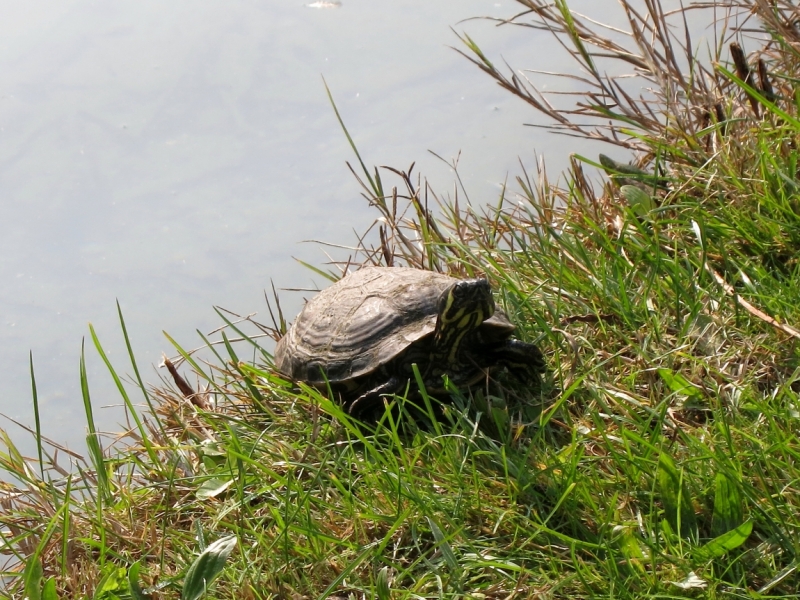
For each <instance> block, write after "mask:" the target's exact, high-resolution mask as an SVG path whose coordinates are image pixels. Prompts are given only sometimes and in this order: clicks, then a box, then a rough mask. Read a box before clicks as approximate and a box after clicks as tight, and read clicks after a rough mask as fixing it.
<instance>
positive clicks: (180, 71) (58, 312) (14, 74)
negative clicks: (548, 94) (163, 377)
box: [0, 0, 588, 450]
mask: <svg viewBox="0 0 800 600" xmlns="http://www.w3.org/2000/svg"><path fill="white" fill-rule="evenodd" d="M310 2H311V0H307V1H306V2H305V3H304V2H303V0H292V1H281V2H279V1H277V0H261V1H256V0H230V1H228V2H224V3H222V2H210V1H207V0H192V1H191V2H188V1H183V2H182V1H177V0H176V1H174V2H169V3H163V2H156V1H152V0H137V1H135V2H134V1H120V2H113V3H108V2H100V1H93V0H58V1H55V0H48V1H44V0H43V1H41V2H36V3H18V2H9V1H2V2H0V9H1V14H2V15H3V19H2V20H0V189H2V196H1V197H2V200H0V231H1V232H2V233H1V234H0V276H1V277H2V281H3V283H4V285H3V286H2V289H1V290H0V364H2V377H0V412H2V413H4V414H5V415H7V416H9V417H11V418H13V419H17V420H19V421H20V422H22V423H24V424H26V425H28V426H30V425H32V423H33V415H32V402H31V392H30V377H29V366H28V352H29V351H31V352H32V353H33V358H34V363H35V368H36V376H37V386H38V393H39V398H40V403H41V406H42V411H43V412H42V414H43V430H44V433H45V434H46V435H47V436H49V437H50V438H52V439H55V440H57V441H59V442H63V443H66V444H67V445H68V446H70V447H72V448H76V449H79V450H80V449H81V448H82V447H83V437H84V435H85V420H84V417H83V412H82V411H83V408H82V401H81V394H80V385H79V378H78V364H79V357H80V348H81V340H82V338H83V337H84V336H87V344H86V345H87V351H86V354H87V363H88V368H89V378H90V389H91V393H92V400H93V403H94V405H95V406H96V407H99V406H104V405H108V404H119V402H120V399H119V396H118V394H117V393H116V391H115V390H114V387H113V384H112V382H111V378H110V377H109V375H108V373H107V372H106V371H105V369H104V368H103V367H102V366H101V363H100V361H99V359H98V357H97V354H96V352H95V351H94V349H93V348H92V347H91V342H90V340H89V338H88V327H87V323H88V322H92V323H93V324H94V326H95V328H96V330H97V332H98V335H99V336H100V340H101V341H102V343H103V344H104V346H105V347H106V350H107V351H108V353H109V355H110V358H111V359H112V361H114V363H115V365H116V366H117V368H118V369H119V370H120V371H121V372H122V373H128V372H130V371H131V369H130V366H129V363H128V361H127V358H126V353H125V350H124V345H123V343H122V337H121V333H120V329H119V326H118V321H117V315H116V305H115V301H116V300H119V303H120V305H121V307H122V310H123V313H124V315H125V319H126V323H127V327H128V331H129V333H130V336H131V340H132V343H133V347H134V350H135V352H136V355H137V359H138V361H139V365H140V368H142V370H143V372H144V377H145V379H146V380H147V381H148V382H151V383H152V382H156V381H157V378H158V376H159V373H157V371H156V369H155V367H154V366H152V365H156V364H157V363H159V362H160V360H161V355H162V353H163V352H166V353H167V354H169V355H174V354H175V352H174V350H173V349H172V348H171V347H170V345H169V343H168V341H167V340H166V338H165V337H164V336H163V334H162V330H166V331H167V332H169V334H170V335H171V336H173V337H174V338H175V339H177V340H178V341H179V342H180V343H181V344H182V345H184V346H185V347H187V348H191V347H194V346H195V345H198V342H199V339H198V337H197V334H196V330H200V331H203V332H208V331H210V330H212V329H214V328H215V327H217V326H218V325H219V323H220V319H219V317H218V316H217V315H216V314H215V313H214V311H213V309H212V306H214V305H218V306H223V307H225V308H228V309H231V310H234V311H237V312H240V313H250V312H254V311H259V312H260V313H262V314H266V310H265V303H264V299H263V290H264V289H265V288H267V287H268V286H269V283H270V280H272V281H274V282H275V284H276V286H278V287H279V288H280V287H289V288H297V287H313V286H314V285H315V283H314V282H315V278H314V277H313V276H312V274H311V272H310V271H308V270H307V269H305V268H304V267H302V266H301V265H299V264H298V263H297V262H295V260H294V259H295V258H299V259H301V260H304V261H308V262H310V263H312V264H317V265H320V264H322V263H323V262H325V260H326V257H325V254H324V252H323V250H322V249H321V248H320V247H319V246H317V245H315V244H309V243H305V244H304V243H301V242H302V240H308V239H317V240H326V241H330V242H336V243H342V244H352V243H353V241H354V239H355V234H354V231H355V232H361V231H363V230H364V229H366V228H367V226H368V225H369V224H370V222H371V221H372V219H373V218H374V217H375V215H374V214H373V213H371V212H370V211H369V209H368V208H367V207H366V203H365V202H364V200H363V199H362V198H361V197H360V190H359V186H358V185H357V183H356V182H355V181H354V180H353V178H352V175H351V174H350V173H349V171H348V170H347V168H346V166H345V161H346V160H353V155H352V152H351V150H350V148H349V146H348V143H347V140H346V139H345V137H344V135H343V134H342V131H341V129H340V127H339V125H338V123H337V121H336V118H335V116H334V113H333V111H332V109H331V106H330V104H329V102H328V99H327V96H326V92H325V88H324V86H323V82H322V76H324V77H325V79H326V81H327V83H328V85H329V87H330V89H331V92H332V94H333V96H334V98H335V100H336V102H337V105H338V108H339V110H340V112H341V114H342V117H343V118H344V119H345V121H346V124H347V126H348V128H349V130H350V132H351V134H352V135H353V138H354V140H355V142H356V144H357V145H358V147H359V150H360V151H361V153H362V156H363V157H364V158H365V161H366V162H367V163H368V164H370V165H371V164H378V165H392V166H396V167H403V168H405V167H408V165H410V164H411V163H412V162H414V161H416V162H417V167H416V169H417V170H418V171H420V172H422V173H424V174H426V175H427V176H428V177H429V178H430V179H431V181H432V182H433V186H434V188H435V189H437V190H441V191H442V192H443V193H447V192H448V191H450V190H452V189H453V181H454V176H453V173H452V172H451V171H450V169H449V168H448V167H447V166H446V165H444V164H443V163H442V162H440V161H439V160H438V159H436V158H435V157H433V156H432V155H431V154H429V153H428V150H432V151H434V152H436V153H437V154H439V155H441V156H442V157H444V158H446V159H451V158H453V157H455V156H457V155H458V153H459V152H460V153H461V158H460V169H459V170H460V174H461V175H462V177H463V179H464V183H465V185H466V187H467V189H468V190H469V192H470V197H471V199H472V201H473V203H484V202H491V201H493V200H495V199H496V198H497V195H498V193H499V189H500V184H501V183H502V181H503V180H504V179H505V178H506V176H507V175H509V176H510V178H513V176H514V175H515V174H517V173H519V171H520V168H519V164H518V160H519V158H520V157H521V158H522V159H523V160H524V162H525V163H526V164H527V166H528V167H530V168H532V167H533V166H534V164H535V163H534V152H535V151H537V150H538V151H540V152H544V153H545V154H546V155H547V160H548V165H549V169H550V171H551V173H556V172H558V171H559V170H560V169H562V168H563V167H564V166H565V165H566V164H567V156H568V154H569V152H570V151H572V150H574V144H575V142H574V140H570V139H568V138H563V137H558V136H554V135H552V134H548V133H546V132H544V131H542V130H540V129H535V128H530V127H523V126H522V124H523V123H525V122H532V121H537V120H538V121H541V119H539V117H538V115H536V114H534V113H533V111H532V110H531V109H529V108H528V107H526V106H525V105H524V104H523V103H522V102H521V101H519V100H516V99H514V98H513V97H511V96H510V95H509V94H508V93H506V92H504V91H502V90H501V89H500V88H499V87H498V86H496V85H495V84H494V83H493V82H492V81H491V80H490V79H489V78H488V77H486V76H485V75H483V74H482V73H481V72H480V71H479V70H478V69H477V68H476V67H474V66H473V65H471V64H470V63H468V61H466V60H465V59H464V58H463V57H461V56H459V55H458V54H457V53H456V52H454V51H453V50H452V49H451V48H449V47H448V46H451V45H452V46H457V45H459V41H458V39H457V38H456V36H455V34H454V33H453V32H452V31H450V29H449V28H450V27H451V26H452V27H454V28H455V29H456V30H457V31H466V32H468V33H469V34H470V35H471V36H472V37H473V38H474V39H476V40H477V41H478V42H479V43H480V44H481V46H482V47H483V48H484V50H486V52H487V53H488V54H489V55H490V56H493V57H499V56H503V57H505V58H507V59H509V62H510V63H511V64H515V65H517V66H528V64H529V63H530V59H531V57H534V58H535V57H536V56H537V55H538V56H541V53H542V52H548V53H549V52H550V51H551V50H550V49H553V50H554V49H556V45H555V43H554V41H553V39H552V38H551V37H550V36H549V35H548V34H547V33H545V32H532V31H531V30H522V29H519V28H511V27H503V28H497V27H495V26H494V25H493V24H492V23H489V22H487V21H468V22H463V23H460V21H461V20H463V19H466V18H469V17H475V16H479V15H496V16H508V15H511V14H514V13H515V12H517V10H518V5H516V4H515V3H513V2H511V1H510V0H502V1H500V2H498V1H484V0H459V1H458V2H430V1H423V0H392V1H391V2H389V1H377V0H343V1H342V5H341V6H340V7H330V8H312V7H309V6H307V4H309V3H310ZM571 4H573V5H574V6H575V7H576V8H580V5H581V4H588V1H587V2H585V3H581V2H574V3H571ZM556 56H559V57H560V58H555V57H556ZM553 57H554V58H553V59H552V60H549V61H548V65H547V68H548V69H550V70H553V71H559V70H560V69H565V68H568V67H569V68H572V65H571V64H570V63H569V61H568V59H567V58H566V57H564V56H562V55H560V54H557V53H556V52H553ZM559 61H561V63H560V64H559ZM540 66H541V65H540ZM316 283H317V284H322V283H323V282H321V281H319V279H318V278H317V279H316ZM282 303H283V307H284V309H285V312H286V314H287V315H288V316H289V317H291V316H293V315H294V314H295V313H296V312H297V310H298V309H299V307H300V305H301V303H302V296H301V295H300V294H289V293H285V294H283V295H282ZM263 318H264V319H265V320H266V318H267V317H263ZM136 398H141V396H136ZM95 412H96V418H97V420H98V422H99V424H100V425H101V426H102V427H103V428H104V429H107V430H108V429H110V430H114V429H117V427H116V425H115V423H116V422H117V421H119V419H120V412H119V410H118V409H117V410H107V411H98V410H97V409H96V411H95ZM6 425H8V426H9V427H10V429H11V432H12V437H13V438H14V439H16V440H18V441H20V442H21V446H22V447H23V448H24V449H30V448H31V447H32V446H31V442H30V438H29V436H27V434H23V433H21V432H20V431H19V429H16V428H14V427H13V426H11V425H10V423H7V424H6ZM6 425H1V426H3V427H5V426H6Z"/></svg>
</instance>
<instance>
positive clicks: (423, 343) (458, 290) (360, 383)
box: [274, 267, 545, 416]
mask: <svg viewBox="0 0 800 600" xmlns="http://www.w3.org/2000/svg"><path fill="white" fill-rule="evenodd" d="M514 330H515V326H514V324H513V323H511V321H510V320H509V319H508V317H507V316H506V314H505V313H504V312H503V311H501V310H497V309H496V308H495V303H494V298H493V296H492V289H491V286H490V285H489V282H488V281H487V280H486V279H482V278H481V279H458V278H455V277H451V276H448V275H444V274H441V273H436V272H433V271H424V270H420V269H414V268H410V267H363V268H361V269H359V270H357V271H354V272H352V273H350V274H348V275H346V276H345V277H343V278H342V279H340V280H339V281H338V282H336V283H334V284H333V285H332V286H330V287H328V288H326V289H325V290H323V291H321V292H320V293H319V294H317V295H316V296H314V297H313V298H312V299H311V300H309V301H308V302H307V303H306V305H305V307H304V308H303V309H302V311H301V312H300V314H299V315H298V316H297V318H296V319H295V321H294V323H293V324H292V325H291V326H290V327H289V329H288V331H287V332H286V333H285V335H283V337H281V339H280V340H279V341H278V344H277V346H276V347H275V354H274V359H275V367H276V369H277V370H278V371H279V372H280V373H282V374H283V375H285V376H287V377H289V378H290V379H292V380H294V381H300V382H304V383H308V384H311V385H313V386H315V387H317V388H319V389H321V390H327V389H328V387H329V386H330V389H331V390H332V391H333V392H334V393H335V394H336V395H338V397H339V399H340V400H341V402H342V404H343V406H344V407H345V409H346V410H347V411H348V412H349V413H350V414H351V415H354V416H359V415H362V414H365V413H366V412H367V411H368V410H370V409H375V408H376V407H377V406H381V397H382V396H384V395H391V394H397V393H401V392H402V391H403V390H405V388H406V385H407V384H408V382H409V380H413V378H414V375H413V369H412V365H413V364H416V365H417V367H418V369H419V372H420V374H421V375H422V381H423V383H424V385H425V388H426V390H427V391H428V392H431V393H441V392H443V391H444V384H443V376H444V375H447V377H448V378H449V380H450V382H451V383H452V384H454V385H455V386H456V387H457V388H458V389H462V388H465V387H467V388H468V387H469V386H471V385H473V384H475V383H477V382H478V381H481V380H483V379H484V378H485V377H486V375H487V372H489V371H491V370H497V369H503V368H505V369H507V370H508V371H510V372H511V373H512V374H513V375H514V376H516V377H517V378H519V379H521V380H523V381H538V380H539V378H540V376H541V373H543V372H544V370H545V362H544V358H543V356H542V353H541V351H540V350H539V348H538V347H537V346H535V345H534V344H530V343H526V342H522V341H520V340H517V339H513V338H512V337H511V334H512V333H513V332H514Z"/></svg>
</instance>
